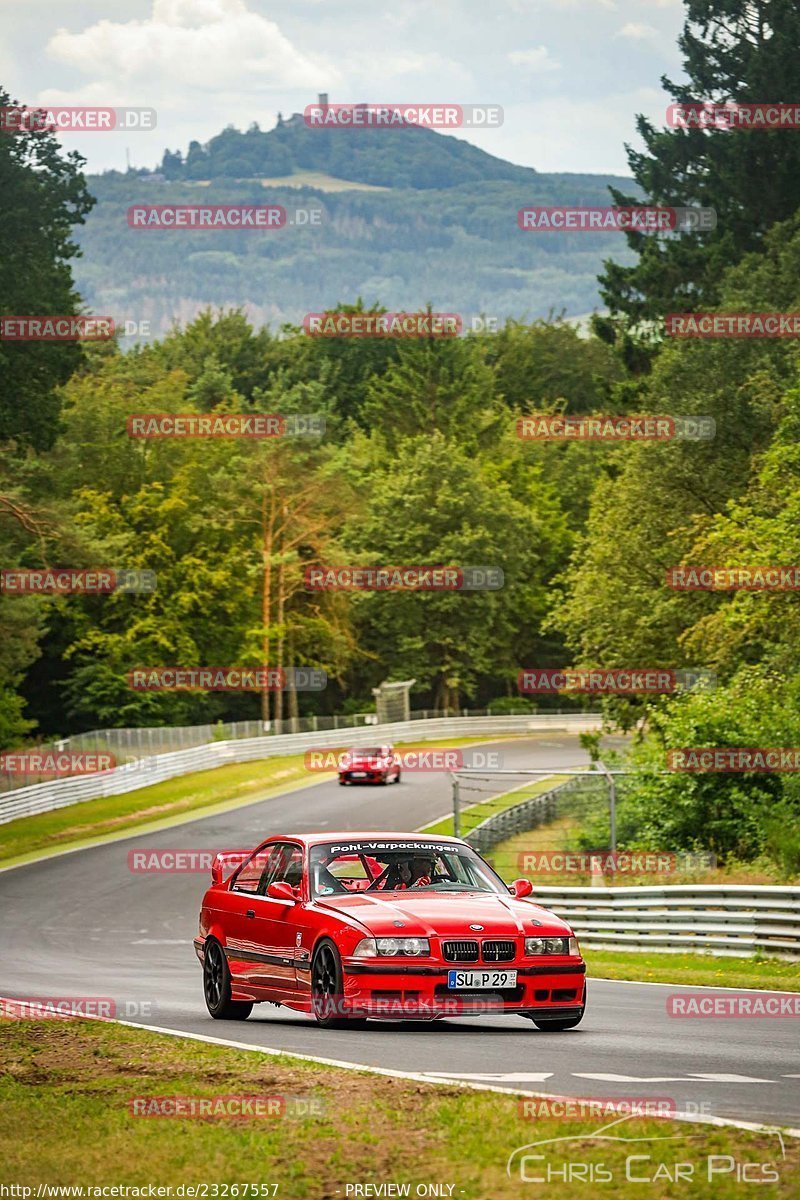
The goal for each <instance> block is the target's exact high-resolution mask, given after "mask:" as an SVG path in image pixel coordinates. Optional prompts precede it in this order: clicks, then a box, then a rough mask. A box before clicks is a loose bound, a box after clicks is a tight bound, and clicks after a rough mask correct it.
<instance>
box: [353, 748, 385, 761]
mask: <svg viewBox="0 0 800 1200" xmlns="http://www.w3.org/2000/svg"><path fill="white" fill-rule="evenodd" d="M383 752H384V751H383V747H382V746H373V747H372V748H371V749H367V750H364V749H363V748H361V747H359V748H358V749H356V750H351V751H350V753H351V754H356V755H358V756H359V757H360V758H380V757H381V755H382V754H383Z"/></svg>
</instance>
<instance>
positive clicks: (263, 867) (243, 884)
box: [233, 846, 280, 894]
mask: <svg viewBox="0 0 800 1200" xmlns="http://www.w3.org/2000/svg"><path fill="white" fill-rule="evenodd" d="M279 853H280V847H279V846H265V847H264V849H263V850H259V851H258V852H257V853H256V854H254V855H253V856H252V858H251V859H250V860H249V861H248V862H246V863H245V864H244V866H243V867H242V869H241V871H240V872H239V874H238V875H237V877H236V882H235V883H234V885H233V891H234V892H252V893H254V894H255V893H256V892H258V891H259V890H260V889H259V886H258V885H259V883H260V882H261V877H262V875H266V874H267V873H268V871H269V868H270V866H271V865H272V864H273V863H274V861H275V858H276V856H277V855H278V854H279Z"/></svg>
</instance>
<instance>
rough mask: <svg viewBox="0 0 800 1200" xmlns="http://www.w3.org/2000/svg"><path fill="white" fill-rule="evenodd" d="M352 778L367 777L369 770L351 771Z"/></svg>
mask: <svg viewBox="0 0 800 1200" xmlns="http://www.w3.org/2000/svg"><path fill="white" fill-rule="evenodd" d="M350 778H351V779H366V778H367V772H366V771H351V772H350Z"/></svg>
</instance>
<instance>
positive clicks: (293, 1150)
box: [0, 1020, 800, 1200]
mask: <svg viewBox="0 0 800 1200" xmlns="http://www.w3.org/2000/svg"><path fill="white" fill-rule="evenodd" d="M213 1032H214V1033H219V1032H220V1031H219V1029H218V1028H217V1027H214V1029H213ZM365 1036H369V1034H366V1035H365ZM442 1036H443V1037H446V1036H448V1035H447V1034H446V1033H444V1034H442ZM530 1036H531V1038H532V1046H531V1052H532V1053H534V1047H535V1046H536V1044H537V1041H538V1038H539V1037H541V1035H537V1033H536V1032H535V1031H532V1032H531V1035H530ZM565 1036H567V1037H569V1036H571V1035H565ZM543 1040H545V1039H543ZM546 1041H547V1044H548V1045H551V1044H552V1039H551V1038H549V1037H548V1038H547V1039H546ZM223 1095H224V1096H232V1095H243V1096H262V1097H265V1096H268V1097H273V1098H274V1097H281V1096H291V1097H300V1098H304V1099H306V1100H309V1099H313V1101H314V1104H315V1114H316V1115H312V1116H301V1117H296V1118H294V1119H289V1118H288V1117H280V1116H273V1117H264V1118H258V1117H249V1118H233V1117H227V1116H225V1117H211V1116H205V1117H188V1118H182V1119H175V1118H169V1117H161V1116H151V1117H140V1116H134V1115H132V1113H131V1110H130V1102H131V1101H132V1100H134V1099H151V1100H152V1099H153V1098H154V1097H165V1096H167V1097H170V1096H184V1097H195V1098H200V1097H204V1098H213V1097H215V1096H223ZM605 1123H606V1122H605V1121H603V1120H598V1119H589V1118H587V1119H582V1120H569V1121H565V1120H563V1119H560V1118H557V1117H552V1116H547V1117H544V1118H543V1117H541V1116H537V1117H536V1118H530V1117H525V1116H522V1115H521V1113H520V1098H519V1097H517V1096H503V1095H499V1094H496V1093H492V1092H477V1091H470V1090H467V1089H463V1088H458V1087H456V1086H454V1085H451V1084H443V1085H434V1084H426V1083H419V1082H416V1081H412V1080H403V1079H392V1078H387V1077H385V1076H376V1075H369V1074H367V1073H364V1072H360V1071H342V1070H339V1069H334V1068H329V1067H325V1066H322V1065H317V1064H313V1063H307V1062H301V1061H298V1060H294V1059H291V1058H289V1057H287V1056H285V1055H281V1056H270V1055H267V1054H257V1053H252V1052H251V1053H248V1052H246V1051H239V1050H233V1049H228V1048H226V1047H221V1046H211V1045H206V1044H203V1043H199V1042H189V1041H183V1040H179V1039H175V1038H170V1037H167V1036H164V1035H160V1034H153V1033H148V1032H145V1031H142V1030H138V1029H133V1028H130V1027H125V1026H117V1025H113V1024H106V1023H102V1022H89V1021H39V1022H35V1021H15V1020H4V1021H2V1036H0V1162H2V1167H1V1168H0V1182H2V1183H4V1184H6V1185H8V1184H17V1185H19V1184H24V1185H26V1186H29V1187H30V1186H33V1188H34V1189H35V1188H36V1186H37V1185H38V1184H40V1183H42V1184H50V1185H53V1184H55V1185H62V1186H69V1185H71V1184H81V1185H84V1186H86V1185H90V1186H103V1185H115V1184H116V1185H124V1186H139V1187H141V1186H144V1187H145V1188H146V1187H147V1185H148V1184H153V1185H158V1186H167V1187H173V1188H174V1187H175V1186H176V1185H180V1184H184V1185H188V1184H206V1185H213V1184H217V1185H225V1184H228V1185H231V1190H229V1191H228V1192H227V1195H228V1196H236V1195H237V1192H235V1191H233V1190H232V1185H235V1184H237V1183H247V1184H256V1185H261V1184H270V1185H277V1191H276V1192H274V1193H273V1192H272V1190H271V1189H270V1190H269V1191H263V1190H261V1191H259V1192H256V1193H252V1192H248V1193H245V1192H243V1191H241V1190H240V1191H239V1192H238V1195H239V1196H240V1197H245V1196H249V1197H252V1196H254V1195H259V1196H260V1195H272V1194H275V1195H277V1197H278V1198H279V1200H305V1198H310V1200H333V1198H335V1197H341V1198H342V1200H344V1198H345V1197H346V1195H347V1190H346V1189H347V1188H348V1185H350V1186H351V1188H352V1185H354V1184H360V1185H362V1188H363V1185H365V1184H367V1183H371V1184H373V1185H380V1184H386V1183H389V1182H392V1183H397V1184H404V1183H407V1184H409V1185H410V1192H409V1194H410V1195H412V1196H413V1195H414V1194H415V1191H416V1188H417V1186H418V1185H420V1184H429V1183H438V1184H451V1185H453V1186H452V1192H451V1193H450V1194H451V1195H452V1196H453V1197H455V1198H457V1200H488V1198H490V1197H491V1200H518V1198H519V1197H520V1196H521V1195H523V1194H525V1195H528V1194H529V1195H535V1196H540V1195H542V1194H544V1193H543V1192H542V1191H541V1190H539V1189H532V1188H529V1187H524V1186H522V1184H521V1181H520V1178H519V1175H518V1174H517V1175H516V1176H515V1177H514V1178H509V1177H508V1176H507V1175H506V1169H505V1168H506V1160H507V1158H508V1155H509V1154H510V1153H511V1152H512V1151H514V1150H516V1149H518V1148H520V1147H522V1146H524V1145H526V1144H529V1143H531V1142H536V1141H542V1140H544V1139H548V1138H560V1137H564V1136H569V1137H570V1138H572V1139H573V1140H572V1141H570V1143H568V1144H567V1145H564V1144H555V1145H550V1146H545V1147H543V1148H540V1150H539V1152H541V1153H545V1154H547V1155H548V1157H549V1161H551V1162H552V1163H553V1165H554V1166H557V1167H559V1168H561V1169H563V1164H564V1162H565V1161H567V1162H569V1161H572V1162H577V1161H583V1162H590V1163H603V1164H605V1166H606V1167H607V1168H608V1169H609V1170H610V1171H611V1172H612V1173H613V1181H612V1182H610V1183H604V1184H603V1186H602V1192H601V1194H602V1195H603V1196H604V1197H610V1198H611V1200H623V1198H624V1200H644V1198H645V1197H646V1198H647V1200H654V1198H657V1200H658V1198H661V1197H665V1196H667V1195H669V1196H670V1197H687V1198H692V1200H694V1198H695V1197H696V1198H698V1200H700V1198H701V1197H705V1196H707V1195H708V1194H709V1187H710V1185H709V1184H708V1182H707V1180H706V1174H705V1172H706V1164H707V1156H708V1155H709V1154H717V1155H724V1154H730V1155H731V1156H733V1157H734V1158H735V1159H736V1160H737V1161H739V1162H742V1161H749V1162H754V1163H762V1162H770V1163H775V1164H776V1165H777V1167H778V1169H779V1172H780V1182H779V1183H778V1184H776V1185H769V1186H760V1187H759V1189H758V1191H759V1196H761V1197H775V1196H778V1197H787V1198H788V1197H790V1196H792V1195H796V1191H795V1190H793V1189H794V1188H795V1184H796V1178H797V1172H798V1170H800V1143H798V1141H796V1140H795V1139H792V1138H787V1139H786V1158H785V1159H782V1158H781V1151H780V1144H779V1140H778V1138H777V1137H776V1136H775V1135H774V1134H769V1133H757V1132H746V1131H743V1130H738V1129H731V1128H721V1129H720V1128H714V1127H711V1126H702V1125H700V1126H698V1125H689V1124H684V1123H680V1122H670V1121H658V1120H655V1119H648V1120H644V1119H636V1120H632V1121H627V1122H625V1124H624V1125H623V1126H622V1128H621V1129H616V1130H612V1133H616V1134H620V1133H621V1134H622V1135H623V1136H625V1137H627V1138H633V1137H651V1136H652V1137H664V1136H670V1135H673V1136H674V1135H677V1140H675V1141H668V1142H660V1143H658V1142H656V1143H648V1142H637V1143H636V1144H635V1145H633V1146H631V1145H625V1144H624V1143H623V1144H621V1145H620V1144H617V1143H614V1142H596V1141H591V1140H588V1136H589V1135H590V1134H591V1133H593V1132H595V1131H597V1130H598V1129H599V1128H600V1127H602V1126H603V1125H604V1124H605ZM646 1153H650V1154H651V1155H652V1163H651V1164H650V1169H651V1171H654V1170H655V1167H656V1164H657V1163H660V1162H664V1163H665V1164H674V1163H676V1162H679V1161H680V1162H691V1163H693V1164H695V1165H696V1179H695V1181H693V1182H691V1183H680V1184H671V1185H669V1187H666V1186H654V1185H653V1184H650V1183H647V1184H638V1183H631V1182H628V1181H626V1179H625V1158H626V1156H627V1155H630V1154H646ZM644 1165H645V1164H643V1163H641V1162H639V1163H637V1166H638V1167H643V1166H644ZM536 1166H537V1167H538V1168H539V1169H542V1164H536ZM639 1173H641V1172H639ZM792 1176H794V1180H793V1178H792ZM662 1179H663V1176H662ZM599 1192H600V1189H599V1188H597V1189H595V1188H591V1187H590V1188H589V1189H588V1190H587V1186H586V1183H584V1182H580V1181H579V1182H574V1183H566V1184H565V1183H564V1182H554V1183H551V1184H550V1186H549V1187H548V1188H547V1189H546V1194H547V1196H548V1197H550V1198H551V1200H573V1198H574V1197H586V1196H589V1195H595V1194H598V1193H599ZM713 1192H714V1196H715V1200H734V1197H740V1196H741V1195H742V1194H743V1193H742V1185H741V1184H737V1183H736V1182H735V1179H734V1178H733V1177H732V1176H731V1175H730V1174H728V1175H720V1176H718V1177H717V1178H716V1179H715V1181H714V1184H713ZM34 1194H35V1192H34ZM218 1194H219V1195H220V1196H224V1195H225V1193H224V1192H223V1191H219V1192H218ZM349 1194H350V1195H356V1194H357V1193H354V1192H353V1191H352V1190H351V1191H350V1193H349ZM360 1194H361V1195H362V1196H364V1195H365V1194H367V1195H369V1194H370V1193H368V1192H367V1193H365V1192H364V1191H363V1190H362V1191H361V1193H360ZM372 1194H373V1195H374V1194H375V1193H374V1192H373V1193H372ZM444 1194H445V1195H447V1194H448V1193H447V1192H446V1191H445V1193H444ZM145 1195H146V1192H145ZM207 1195H208V1196H213V1195H214V1192H213V1191H212V1190H211V1187H210V1186H209V1189H208V1192H207Z"/></svg>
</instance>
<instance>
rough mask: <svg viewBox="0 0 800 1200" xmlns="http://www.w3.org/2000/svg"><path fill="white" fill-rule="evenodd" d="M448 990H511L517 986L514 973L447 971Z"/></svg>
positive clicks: (515, 973)
mask: <svg viewBox="0 0 800 1200" xmlns="http://www.w3.org/2000/svg"><path fill="white" fill-rule="evenodd" d="M447 986H448V987H449V988H495V989H497V988H513V987H516V986H517V972H516V971H448V972H447Z"/></svg>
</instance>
